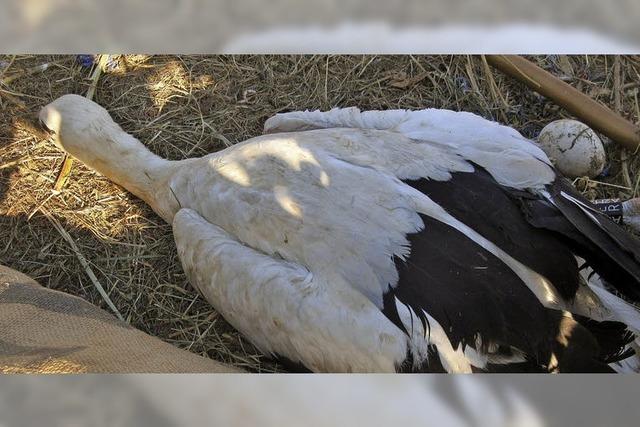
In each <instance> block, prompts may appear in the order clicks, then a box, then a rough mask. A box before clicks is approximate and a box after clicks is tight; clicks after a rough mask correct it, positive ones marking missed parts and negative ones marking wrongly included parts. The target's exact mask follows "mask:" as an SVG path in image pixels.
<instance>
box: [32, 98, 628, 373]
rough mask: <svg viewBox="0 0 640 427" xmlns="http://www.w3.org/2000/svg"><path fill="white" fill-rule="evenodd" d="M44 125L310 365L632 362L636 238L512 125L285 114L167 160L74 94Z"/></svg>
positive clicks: (470, 368) (463, 367) (221, 291)
mask: <svg viewBox="0 0 640 427" xmlns="http://www.w3.org/2000/svg"><path fill="white" fill-rule="evenodd" d="M40 119H41V120H42V122H43V123H44V124H45V125H46V126H47V127H48V128H49V129H50V130H51V131H52V132H54V133H55V134H56V141H57V144H58V145H59V146H60V147H61V148H62V149H64V150H65V151H66V152H67V153H69V154H70V155H71V156H73V157H75V158H77V159H79V160H81V161H82V162H84V163H85V164H86V165H88V166H89V167H91V168H93V169H95V170H97V171H98V172H100V173H102V174H104V175H105V176H107V177H109V178H110V179H112V180H113V181H114V182H116V183H118V184H120V185H121V186H123V187H125V188H126V189H128V190H129V191H131V192H132V193H134V194H135V195H137V196H138V197H140V198H141V199H143V200H145V201H146V202H147V203H148V204H149V205H150V206H151V207H152V208H153V209H154V211H155V212H157V213H158V214H159V215H160V216H161V217H162V218H163V219H164V220H166V221H167V222H169V223H172V224H173V230H174V235H175V241H176V245H177V247H178V253H179V255H180V258H181V260H182V264H183V267H184V270H185V272H186V273H187V276H188V278H189V280H190V282H191V283H192V284H193V285H194V286H195V287H196V288H197V289H198V290H199V291H200V292H201V293H202V295H203V296H204V297H205V298H206V299H207V300H208V301H209V302H210V303H211V304H212V305H213V306H214V307H215V309H216V310H218V311H219V312H220V313H221V314H222V315H223V316H224V317H225V318H226V319H227V320H228V321H229V323H231V324H232V325H233V326H234V327H235V328H237V329H238V330H239V331H240V332H241V333H242V334H244V336H246V337H247V338H248V339H249V340H250V341H251V342H252V343H253V344H255V345H256V346H257V347H258V348H259V349H260V350H261V351H262V352H264V353H265V354H267V355H271V356H273V357H277V358H279V359H280V360H285V361H289V362H291V363H292V364H294V365H296V366H302V367H304V368H306V369H308V370H311V371H315V372H398V371H414V372H416V371H417V372H423V371H428V372H478V371H488V372H503V371H509V372H514V371H516V372H520V371H525V372H592V371H594V372H613V371H614V370H624V369H626V368H634V367H635V364H636V359H635V355H634V348H635V346H636V342H634V339H635V334H636V333H637V332H638V331H639V329H640V316H639V314H638V312H637V311H636V310H635V309H634V308H633V307H632V306H631V305H629V304H627V303H625V302H624V301H623V300H622V299H620V298H618V297H616V296H614V295H613V294H611V293H610V292H608V291H607V290H605V289H604V288H602V287H599V286H596V285H594V283H593V281H589V280H587V279H585V277H584V276H582V275H581V274H580V271H581V270H584V269H585V268H590V269H593V270H594V271H595V272H596V273H597V277H598V278H601V279H602V281H603V282H606V283H607V284H608V285H609V286H611V287H613V288H615V289H617V291H618V292H620V293H621V294H623V295H624V296H626V297H629V298H631V299H634V300H640V283H639V282H640V244H639V243H638V241H637V240H635V238H633V237H631V236H630V235H628V234H626V233H625V232H624V231H623V230H622V229H620V228H619V227H618V226H617V225H615V224H614V223H613V222H611V221H610V220H609V219H607V218H606V217H605V216H603V215H602V214H600V213H599V212H598V211H597V210H596V209H594V208H593V207H592V206H591V204H590V203H589V202H587V201H585V200H584V199H583V198H582V197H581V196H580V195H579V194H577V193H576V191H575V190H573V189H572V188H571V186H570V185H569V184H568V183H567V182H566V181H565V180H564V179H563V178H562V177H560V176H558V175H557V174H556V172H555V171H554V169H553V167H552V166H551V164H550V162H549V159H548V158H547V157H546V156H545V154H544V153H543V152H542V151H541V150H540V149H538V148H537V147H536V146H535V145H534V144H533V143H532V142H531V141H529V140H527V139H526V138H524V137H523V136H521V135H520V134H519V133H518V132H517V131H515V130H514V129H511V128H509V127H505V126H501V125H499V124H497V123H494V122H490V121H488V120H485V119H483V118H481V117H479V116H476V115H473V114H470V113H462V112H453V111H447V110H437V109H427V110H421V111H405V110H391V111H367V112H361V111H360V110H358V109H357V108H345V109H334V110H331V111H329V112H319V111H314V112H293V113H285V114H278V115H276V116H275V117H272V118H271V119H269V120H267V122H266V123H265V131H266V134H265V135H263V136H258V137H256V138H252V139H249V140H247V141H244V142H242V143H239V144H236V145H234V146H232V147H230V148H227V149H225V150H222V151H219V152H216V153H212V154H209V155H207V156H204V157H202V158H195V159H186V160H181V161H167V160H165V159H162V158H160V157H158V156H156V155H154V154H153V153H151V152H150V151H149V150H148V149H147V148H145V146H144V145H143V144H142V143H140V142H139V141H138V140H137V139H135V138H134V137H132V136H131V135H129V134H127V133H125V132H124V131H123V130H122V129H121V128H120V127H119V126H118V125H117V124H116V123H115V122H114V121H113V120H112V119H111V117H110V116H109V114H108V112H107V111H106V110H105V109H104V108H102V107H100V106H99V105H97V104H95V103H93V102H92V101H89V100H87V99H85V98H83V97H80V96H76V95H66V96H63V97H61V98H59V99H57V100H56V101H54V102H52V103H51V104H49V105H47V106H46V107H44V108H43V110H42V112H41V113H40Z"/></svg>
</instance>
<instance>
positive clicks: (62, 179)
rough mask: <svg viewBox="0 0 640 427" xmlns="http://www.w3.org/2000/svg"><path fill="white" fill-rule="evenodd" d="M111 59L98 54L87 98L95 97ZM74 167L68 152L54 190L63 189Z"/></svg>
mask: <svg viewBox="0 0 640 427" xmlns="http://www.w3.org/2000/svg"><path fill="white" fill-rule="evenodd" d="M108 59H109V55H98V61H97V63H96V67H95V68H94V69H93V74H91V86H89V90H87V95H86V97H87V99H93V97H94V95H95V94H96V88H97V87H98V79H99V78H100V74H102V68H103V67H104V66H105V65H106V64H107V60H108ZM72 167H73V158H71V157H69V155H68V154H65V155H64V161H63V162H62V167H60V171H59V172H58V177H57V178H56V183H55V184H54V186H53V190H54V191H56V192H60V191H62V188H63V187H64V185H65V184H66V183H67V180H68V179H69V174H70V173H71V168H72Z"/></svg>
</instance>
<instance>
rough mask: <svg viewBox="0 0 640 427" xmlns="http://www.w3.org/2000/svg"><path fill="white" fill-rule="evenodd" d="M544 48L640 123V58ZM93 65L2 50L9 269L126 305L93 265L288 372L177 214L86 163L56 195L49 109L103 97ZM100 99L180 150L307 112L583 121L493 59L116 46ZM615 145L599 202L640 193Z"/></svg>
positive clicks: (634, 165) (198, 149) (205, 340)
mask: <svg viewBox="0 0 640 427" xmlns="http://www.w3.org/2000/svg"><path fill="white" fill-rule="evenodd" d="M529 58H530V59H532V60H533V61H534V62H536V63H538V64H539V65H540V66H542V67H543V68H545V69H547V70H548V71H550V72H552V73H553V74H555V75H556V76H559V77H561V78H563V80H565V81H567V82H568V83H570V84H571V85H573V86H575V87H577V88H579V89H580V90H582V91H583V92H585V93H587V94H589V95H591V96H592V97H594V98H595V99H597V100H599V101H600V102H602V103H604V104H606V105H608V106H609V107H610V108H612V109H615V110H618V111H620V113H621V114H622V115H624V116H625V117H626V118H628V119H630V120H631V121H633V122H635V123H638V122H639V121H640V108H639V106H638V91H639V88H640V74H638V72H639V70H640V57H614V56H597V57H596V56H575V57H574V56H571V57H566V56H538V57H529ZM84 62H85V63H83V61H81V60H79V59H78V57H77V56H33V55H25V56H8V55H4V56H3V55H0V264H4V265H7V266H9V267H12V268H14V269H17V270H19V271H21V272H24V273H26V274H28V275H30V276H32V277H34V278H35V279H36V280H38V281H39V282H40V283H42V284H43V285H45V286H48V287H50V288H52V289H58V290H62V291H66V292H69V293H71V294H74V295H78V296H81V297H83V298H85V299H87V300H89V301H90V302H92V303H94V304H96V305H98V306H100V307H102V308H105V309H106V310H110V309H109V307H108V306H107V304H106V302H105V299H104V298H103V297H102V296H101V295H100V293H99V292H98V290H97V288H96V286H95V284H94V282H93V281H92V280H91V279H90V277H89V275H88V272H87V270H88V269H89V270H90V271H91V272H93V274H94V275H95V278H96V279H97V281H98V282H99V283H100V284H101V285H102V287H104V289H105V290H106V292H107V293H108V295H109V298H110V300H111V301H113V304H114V305H115V307H116V309H117V311H118V312H119V313H120V314H121V315H122V316H123V318H124V319H125V320H126V321H127V322H129V323H131V324H132V325H133V326H135V327H137V328H139V329H141V330H143V331H145V332H148V333H150V334H152V335H155V336H158V337H160V338H161V339H163V340H165V341H167V342H170V343H172V344H174V345H177V346H179V347H181V348H184V349H188V350H190V351H192V352H194V353H197V354H201V355H205V356H208V357H211V358H213V359H216V360H219V361H223V362H227V363H231V364H233V365H235V366H238V367H242V368H245V369H249V370H251V371H255V372H273V371H279V370H280V369H281V368H280V367H279V366H278V365H277V364H275V363H273V362H272V361H270V360H269V359H267V358H265V357H264V356H261V355H260V354H259V352H258V351H257V350H256V349H255V348H254V347H253V346H252V345H251V344H249V343H248V342H247V341H245V340H244V339H243V338H242V337H241V336H240V335H239V334H238V333H237V332H236V331H234V330H233V328H231V327H230V326H229V325H228V324H227V323H226V322H225V321H224V319H222V317H221V316H220V315H218V314H217V313H216V312H215V311H214V310H213V309H212V308H211V307H210V306H209V304H208V303H207V302H206V301H204V300H203V299H202V298H201V297H199V296H198V294H197V292H196V291H195V290H194V289H192V288H191V286H190V285H189V284H188V283H187V281H186V278H185V275H184V273H183V272H182V268H181V266H180V263H179V261H178V259H177V256H176V250H175V245H174V243H173V240H172V236H171V230H170V227H169V225H167V224H164V223H163V222H162V220H161V219H160V218H159V217H158V216H156V215H155V214H154V213H153V212H152V211H151V210H150V209H149V208H148V207H147V206H145V205H144V203H142V202H141V201H140V200H138V199H136V198H135V197H133V196H131V195H130V194H128V193H127V192H125V191H124V190H123V189H122V188H120V187H118V186H116V185H114V184H112V183H110V182H109V181H108V180H107V179H106V178H104V177H102V176H100V175H98V174H97V173H95V172H92V171H90V170H88V169H87V168H86V167H84V166H83V165H81V164H79V163H77V162H76V163H75V164H74V166H73V169H72V172H71V175H70V178H69V180H68V182H67V184H66V186H65V187H64V189H63V191H62V192H60V193H56V192H54V191H53V184H54V182H55V180H56V176H57V174H58V171H59V169H60V167H61V164H62V160H63V154H62V153H61V152H60V151H59V150H58V149H56V147H55V146H54V145H53V144H52V143H51V142H50V141H48V140H47V138H46V134H45V133H44V132H43V131H42V129H41V128H40V126H39V124H38V122H37V114H38V111H39V109H40V108H41V107H42V106H43V105H45V104H47V103H48V102H50V101H52V100H54V99H55V98H57V97H59V96H61V95H63V94H66V93H77V94H82V95H84V94H85V93H86V92H87V90H88V88H89V86H90V84H91V80H90V79H89V76H90V75H91V73H92V68H93V65H91V64H88V63H87V62H88V61H86V60H85V61H84ZM44 64H47V65H46V66H45V65H44ZM95 100H96V101H97V102H98V103H99V104H101V105H103V106H104V107H105V108H106V109H107V110H109V112H110V113H111V114H112V116H113V118H114V119H115V121H116V122H117V123H119V124H120V125H121V126H122V127H123V128H124V129H125V130H126V131H128V132H130V133H132V134H133V135H135V136H136V137H137V138H139V139H140V140H141V141H142V142H143V143H145V144H146V145H147V146H148V147H149V148H150V149H151V150H152V151H153V152H155V153H157V154H159V155H162V156H164V157H167V158H170V159H183V158H186V157H195V156H202V155H204V154H207V153H209V152H212V151H216V150H221V149H224V148H225V147H226V146H228V145H231V144H235V143H237V142H240V141H243V140H245V139H247V138H250V137H253V136H256V135H259V134H260V133H261V131H262V125H263V123H264V121H265V120H266V119H267V118H268V117H270V116H272V115H273V114H275V113H278V112H283V111H291V110H305V109H323V110H326V109H330V108H332V107H337V106H339V107H346V106H357V107H360V108H361V109H390V108H408V109H419V108H427V107H434V108H447V109H452V110H459V111H462V110H464V111H470V112H473V113H476V114H479V115H481V116H484V117H486V118H488V119H492V120H497V121H499V122H502V123H505V124H508V125H510V126H512V127H514V128H515V129H517V130H518V131H520V132H521V133H523V134H524V135H525V136H528V137H531V138H535V137H536V136H537V134H538V133H539V131H540V130H541V129H542V127H544V125H546V124H547V123H549V122H550V121H552V120H556V119H559V118H565V117H570V116H569V115H568V114H567V113H566V112H565V111H563V110H562V109H560V108H559V107H557V106H556V105H554V104H553V103H552V102H550V101H548V100H546V99H545V98H543V97H541V96H539V95H537V94H536V93H534V92H532V91H530V90H529V89H528V88H526V87H525V86H523V85H521V84H519V83H517V82H515V81H513V80H512V79H511V78H509V77H505V76H503V75H501V74H500V73H499V72H498V71H496V70H493V69H490V68H489V66H488V65H486V62H485V61H484V59H483V58H482V57H479V56H471V57H469V56H437V57H436V56H145V55H127V56H112V57H111V60H110V62H109V63H108V64H106V67H105V69H104V72H103V74H102V75H101V77H100V79H99V80H98V83H97V87H96V94H95ZM606 150H607V155H608V162H609V166H608V168H607V172H606V173H605V175H604V176H601V177H598V178H596V179H594V180H590V179H586V178H580V179H577V180H575V181H574V184H575V185H576V187H577V188H578V189H579V190H580V191H581V192H583V193H584V194H585V195H587V196H588V197H590V198H605V197H621V198H629V197H635V196H637V193H638V184H639V179H640V174H639V173H638V169H639V168H640V161H639V160H638V157H637V156H635V155H633V153H628V152H626V151H624V150H621V149H620V148H619V147H618V146H617V145H616V144H615V143H610V144H608V145H607V146H606ZM69 239H71V240H72V241H73V243H74V244H75V246H76V247H77V250H75V249H74V248H73V246H72V244H71V243H70V241H69ZM81 258H84V259H86V260H87V262H88V269H87V268H85V266H83V264H82V263H81V261H80V259H81Z"/></svg>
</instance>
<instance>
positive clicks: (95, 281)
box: [40, 206, 124, 322]
mask: <svg viewBox="0 0 640 427" xmlns="http://www.w3.org/2000/svg"><path fill="white" fill-rule="evenodd" d="M40 212H42V214H43V215H44V216H45V217H46V218H47V219H48V220H49V222H51V224H52V225H53V226H54V227H55V229H56V230H57V231H58V233H60V235H61V236H62V238H63V239H64V240H66V241H67V243H69V246H71V250H72V251H73V253H74V254H75V255H76V257H77V258H78V261H80V264H81V265H82V268H84V271H85V272H86V273H87V276H89V279H90V280H91V283H93V285H94V286H95V287H96V289H97V290H98V292H99V293H100V295H101V296H102V299H103V300H104V302H106V303H107V305H108V306H109V308H111V310H113V312H114V313H115V315H116V316H118V319H120V320H122V321H123V322H124V317H122V314H120V312H119V311H118V309H117V308H116V306H115V305H114V304H113V302H112V301H111V298H109V294H107V292H106V291H105V290H104V288H103V287H102V285H101V284H100V281H98V278H97V277H96V275H95V274H94V273H93V270H92V269H91V267H90V266H89V262H88V261H87V259H86V258H85V257H84V255H82V252H80V249H79V248H78V245H76V242H75V241H74V240H73V237H71V235H70V234H69V233H67V230H65V229H64V227H62V224H60V222H59V221H58V220H57V219H56V218H55V217H54V216H53V215H51V214H50V213H49V211H47V210H46V209H45V208H44V207H42V206H41V207H40Z"/></svg>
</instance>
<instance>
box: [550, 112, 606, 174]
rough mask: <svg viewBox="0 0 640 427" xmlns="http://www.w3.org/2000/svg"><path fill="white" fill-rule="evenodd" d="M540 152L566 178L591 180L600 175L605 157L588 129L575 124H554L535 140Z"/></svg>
mask: <svg viewBox="0 0 640 427" xmlns="http://www.w3.org/2000/svg"><path fill="white" fill-rule="evenodd" d="M538 144H539V145H540V148H542V149H543V150H544V152H545V153H546V154H547V156H549V158H550V159H551V161H552V162H553V164H554V165H555V167H556V168H557V169H558V170H559V171H560V172H561V173H562V174H563V175H564V176H566V177H569V178H576V177H580V176H588V177H590V178H594V177H596V176H598V175H600V173H601V172H602V170H603V169H604V166H605V163H606V155H605V152H604V146H603V145H602V141H601V140H600V138H599V137H598V135H596V133H595V132H594V131H593V129H591V128H590V127H589V126H587V125H585V124H584V123H581V122H579V121H577V120H569V119H563V120H556V121H554V122H551V123H549V124H548V125H547V126H545V127H544V129H542V131H541V132H540V135H539V136H538Z"/></svg>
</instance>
